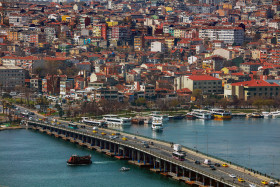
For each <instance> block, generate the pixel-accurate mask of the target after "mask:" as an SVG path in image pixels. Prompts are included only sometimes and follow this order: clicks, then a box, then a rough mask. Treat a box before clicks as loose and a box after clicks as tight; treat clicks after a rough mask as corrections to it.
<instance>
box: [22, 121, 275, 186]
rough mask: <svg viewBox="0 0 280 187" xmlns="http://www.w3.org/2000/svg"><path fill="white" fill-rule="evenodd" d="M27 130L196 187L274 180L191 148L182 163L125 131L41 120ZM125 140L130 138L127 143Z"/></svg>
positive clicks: (156, 143)
mask: <svg viewBox="0 0 280 187" xmlns="http://www.w3.org/2000/svg"><path fill="white" fill-rule="evenodd" d="M26 127H27V128H29V129H33V130H37V131H39V132H42V133H46V134H48V135H52V136H54V137H56V138H61V139H63V140H65V141H70V142H72V143H76V144H78V145H80V146H83V147H86V148H88V149H91V150H95V151H97V152H100V153H104V154H106V155H108V156H110V157H115V158H117V159H121V160H128V162H129V163H130V164H134V165H137V166H139V167H143V168H147V169H150V170H151V171H153V172H156V173H159V174H161V175H164V176H167V177H171V178H173V179H174V180H178V181H182V182H184V183H186V184H188V185H192V186H215V187H219V186H225V187H227V186H249V185H250V184H255V185H256V186H262V184H261V181H263V180H265V181H268V182H269V181H270V178H268V177H266V176H262V175H259V174H256V173H253V172H252V171H249V170H246V169H244V168H241V167H238V166H235V165H230V164H228V167H222V164H223V163H224V161H222V160H219V159H217V158H211V157H209V156H205V155H202V154H200V153H197V152H195V151H192V150H189V149H187V148H183V151H185V152H186V156H185V161H179V160H176V159H174V158H172V152H173V149H172V147H171V146H170V143H168V142H164V141H160V140H154V139H150V138H147V137H142V136H138V135H131V134H128V133H125V132H121V133H120V135H119V137H118V138H112V136H111V134H112V133H115V134H117V133H119V132H118V131H115V130H112V129H101V128H100V129H99V130H98V133H93V132H92V127H91V128H88V129H87V128H85V129H83V128H78V129H70V128H67V127H65V126H63V125H51V124H48V123H41V122H37V121H26ZM101 132H102V134H101ZM122 137H126V140H124V139H123V138H122ZM142 141H145V142H153V144H150V145H149V147H148V148H146V147H144V146H143V144H142ZM206 158H207V159H210V160H211V161H212V162H213V163H219V164H220V165H221V167H216V170H211V169H210V167H209V166H208V165H205V164H203V160H204V159H206ZM196 160H200V161H201V164H195V163H194V162H195V161H196ZM229 174H235V175H236V176H237V178H231V177H230V176H229ZM238 178H243V179H244V180H245V182H239V181H238Z"/></svg>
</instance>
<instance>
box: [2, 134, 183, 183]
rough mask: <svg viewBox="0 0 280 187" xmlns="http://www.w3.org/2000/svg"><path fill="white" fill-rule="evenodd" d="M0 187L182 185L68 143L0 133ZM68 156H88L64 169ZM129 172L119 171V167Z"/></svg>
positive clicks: (52, 138) (40, 137) (45, 137)
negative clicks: (87, 160)
mask: <svg viewBox="0 0 280 187" xmlns="http://www.w3.org/2000/svg"><path fill="white" fill-rule="evenodd" d="M0 150H1V151H0V186H11V187H12V186H15V187H18V186H21V187H25V186H28V187H30V186H42V187H43V186H52V187H55V186H113V187H114V186H116V187H118V186H121V187H123V186H141V185H145V186H151V187H152V186H153V187H154V186H164V187H169V186H185V185H183V184H182V183H178V182H177V181H174V180H172V179H168V178H166V177H163V176H161V175H158V174H155V173H152V172H150V171H148V170H145V169H140V168H138V167H136V166H133V165H129V164H128V163H127V162H126V161H119V160H116V159H114V158H110V157H107V156H105V155H103V154H100V153H95V152H93V151H90V150H88V149H85V148H81V147H79V146H78V145H75V144H72V143H70V142H65V141H63V140H60V139H56V138H54V137H51V136H48V135H46V134H41V133H39V132H34V131H31V130H29V131H27V130H10V131H2V132H0ZM72 154H79V155H86V154H91V155H92V160H93V164H92V165H89V166H67V165H66V160H67V159H68V158H69V157H70V156H71V155H72ZM122 166H125V167H129V168H131V170H130V171H129V172H119V169H120V168H121V167H122Z"/></svg>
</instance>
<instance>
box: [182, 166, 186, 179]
mask: <svg viewBox="0 0 280 187" xmlns="http://www.w3.org/2000/svg"><path fill="white" fill-rule="evenodd" d="M182 170H183V171H182V174H183V177H185V168H182Z"/></svg>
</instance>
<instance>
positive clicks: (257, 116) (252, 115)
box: [247, 112, 264, 118]
mask: <svg viewBox="0 0 280 187" xmlns="http://www.w3.org/2000/svg"><path fill="white" fill-rule="evenodd" d="M247 117H249V118H263V117H264V116H263V115H262V114H260V113H258V112H253V113H251V114H247Z"/></svg>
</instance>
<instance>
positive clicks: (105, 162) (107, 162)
mask: <svg viewBox="0 0 280 187" xmlns="http://www.w3.org/2000/svg"><path fill="white" fill-rule="evenodd" d="M112 162H115V161H104V162H92V163H93V164H110V163H112Z"/></svg>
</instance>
